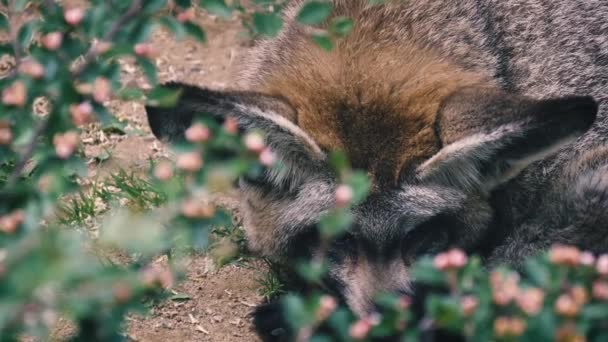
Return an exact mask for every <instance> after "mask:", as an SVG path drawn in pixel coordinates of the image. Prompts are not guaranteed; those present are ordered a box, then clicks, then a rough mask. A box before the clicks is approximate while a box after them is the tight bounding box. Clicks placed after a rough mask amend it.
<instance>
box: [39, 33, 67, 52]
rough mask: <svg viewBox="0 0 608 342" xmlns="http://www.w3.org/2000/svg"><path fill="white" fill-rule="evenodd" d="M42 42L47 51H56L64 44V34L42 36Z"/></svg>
mask: <svg viewBox="0 0 608 342" xmlns="http://www.w3.org/2000/svg"><path fill="white" fill-rule="evenodd" d="M40 41H41V42H42V46H43V47H44V48H45V49H47V50H51V51H55V50H57V49H59V47H60V46H61V43H63V34H62V33H61V32H50V33H47V34H45V35H44V36H42V38H40Z"/></svg>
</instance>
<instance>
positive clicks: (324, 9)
mask: <svg viewBox="0 0 608 342" xmlns="http://www.w3.org/2000/svg"><path fill="white" fill-rule="evenodd" d="M331 10H332V6H331V4H330V3H329V2H324V1H323V2H321V1H310V2H308V3H306V4H305V5H304V6H303V7H302V9H301V10H300V12H299V13H298V16H297V17H296V19H297V20H298V21H299V22H301V23H302V24H307V25H316V24H320V23H321V22H323V21H324V20H325V19H327V17H328V16H329V15H330V14H331Z"/></svg>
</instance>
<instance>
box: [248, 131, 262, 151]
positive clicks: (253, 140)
mask: <svg viewBox="0 0 608 342" xmlns="http://www.w3.org/2000/svg"><path fill="white" fill-rule="evenodd" d="M243 141H244V143H245V147H247V149H248V150H249V151H251V152H255V153H260V152H262V151H263V150H264V148H265V147H266V143H265V142H264V137H263V136H262V135H261V134H259V133H247V135H245V137H244V138H243Z"/></svg>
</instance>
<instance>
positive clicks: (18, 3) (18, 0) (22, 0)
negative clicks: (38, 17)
mask: <svg viewBox="0 0 608 342" xmlns="http://www.w3.org/2000/svg"><path fill="white" fill-rule="evenodd" d="M28 2H30V0H15V1H14V2H13V4H14V6H15V10H17V11H18V12H21V11H23V10H24V9H25V6H27V4H28Z"/></svg>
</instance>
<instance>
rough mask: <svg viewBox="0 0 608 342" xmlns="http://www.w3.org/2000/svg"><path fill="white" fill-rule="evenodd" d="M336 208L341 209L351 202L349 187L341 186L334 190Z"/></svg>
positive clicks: (351, 190)
mask: <svg viewBox="0 0 608 342" xmlns="http://www.w3.org/2000/svg"><path fill="white" fill-rule="evenodd" d="M335 197H336V206H338V207H340V208H342V207H345V206H347V205H348V204H349V203H350V202H351V201H352V200H353V188H351V187H350V185H346V184H341V185H339V186H338V187H337V188H336V193H335Z"/></svg>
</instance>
